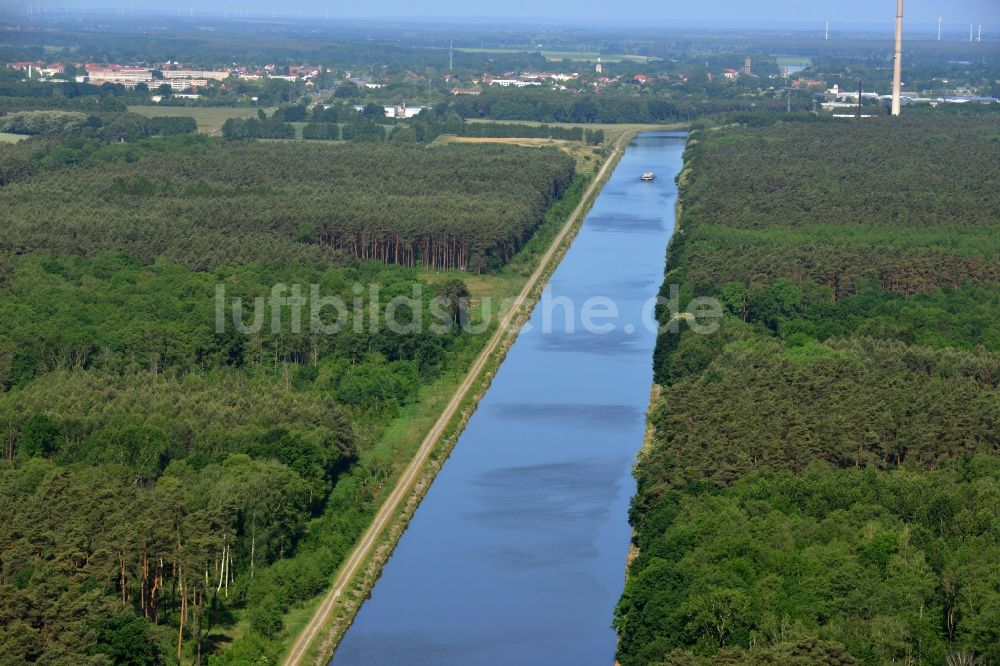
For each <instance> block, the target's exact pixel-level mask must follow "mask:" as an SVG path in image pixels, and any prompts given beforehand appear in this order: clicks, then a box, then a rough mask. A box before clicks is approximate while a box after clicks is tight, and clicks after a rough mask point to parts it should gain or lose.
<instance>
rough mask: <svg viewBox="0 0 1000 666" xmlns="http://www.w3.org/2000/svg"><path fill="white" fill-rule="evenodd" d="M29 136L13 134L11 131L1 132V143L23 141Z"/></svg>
mask: <svg viewBox="0 0 1000 666" xmlns="http://www.w3.org/2000/svg"><path fill="white" fill-rule="evenodd" d="M27 138H28V137H26V136H24V135H23V134H11V133H9V132H0V143H17V142H18V141H23V140H24V139H27Z"/></svg>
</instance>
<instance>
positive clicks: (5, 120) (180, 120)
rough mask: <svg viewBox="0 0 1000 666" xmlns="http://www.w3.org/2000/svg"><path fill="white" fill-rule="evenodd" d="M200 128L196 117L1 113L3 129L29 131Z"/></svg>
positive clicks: (120, 132)
mask: <svg viewBox="0 0 1000 666" xmlns="http://www.w3.org/2000/svg"><path fill="white" fill-rule="evenodd" d="M197 130H198V126H197V124H196V122H195V119H194V118H191V117H182V116H156V117H152V118H146V117H144V116H140V115H138V114H131V113H129V114H101V115H89V114H86V113H82V112H79V111H53V110H36V111H15V112H12V113H8V114H5V115H0V132H11V133H13V134H27V135H39V134H41V135H75V134H78V133H89V134H92V135H95V136H101V135H103V136H104V138H107V139H109V140H111V139H114V140H119V141H122V140H135V139H138V138H144V137H149V136H172V135H176V134H193V133H194V132H196V131H197Z"/></svg>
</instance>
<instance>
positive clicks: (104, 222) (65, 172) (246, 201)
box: [0, 137, 574, 271]
mask: <svg viewBox="0 0 1000 666" xmlns="http://www.w3.org/2000/svg"><path fill="white" fill-rule="evenodd" d="M182 139H183V140H182ZM163 141H164V139H157V140H149V141H147V142H142V141H136V142H130V143H126V144H124V145H123V146H122V147H121V148H120V149H117V148H115V147H113V146H105V145H95V146H94V147H93V150H94V152H91V153H85V154H83V155H81V154H80V153H76V152H73V155H74V157H73V159H74V160H79V159H84V160H86V162H87V164H88V166H86V167H82V168H81V167H69V168H66V167H61V168H48V167H47V165H48V164H49V162H48V161H49V160H51V159H56V158H58V157H59V155H61V154H62V151H64V150H67V147H65V146H58V147H56V148H55V149H54V150H53V151H52V152H50V153H47V154H38V153H35V152H32V149H31V146H23V145H15V146H10V147H3V148H0V165H2V166H0V169H3V170H9V171H10V172H11V173H13V174H14V176H13V177H8V178H7V180H8V184H7V185H5V186H3V187H2V188H0V202H2V204H0V205H2V206H3V207H4V209H5V210H7V211H9V212H10V220H11V221H10V224H8V225H5V226H4V227H3V228H2V229H0V251H5V252H10V253H15V254H20V253H23V252H26V251H31V250H47V251H50V252H54V253H57V254H67V255H83V256H96V255H99V254H101V253H104V252H108V251H123V252H127V253H129V254H131V255H132V256H136V257H139V258H140V259H141V260H142V261H143V262H151V261H152V260H153V259H155V258H156V257H158V256H162V257H164V258H166V259H169V260H171V261H174V262H178V263H182V264H184V265H185V266H188V267H190V268H195V269H199V270H201V269H210V268H213V267H215V266H219V265H233V264H245V263H253V262H261V261H269V260H280V261H282V262H289V263H299V264H302V263H305V264H309V263H315V262H324V261H330V260H331V259H332V258H333V257H334V256H335V255H336V253H338V252H340V253H347V254H350V255H353V256H357V257H360V258H362V259H371V260H375V261H380V262H382V263H395V264H403V265H407V266H418V265H424V266H427V267H430V268H435V269H441V268H457V269H461V270H467V271H484V270H492V269H495V268H498V267H500V266H502V265H503V264H504V263H505V262H507V261H508V260H509V259H510V258H511V257H512V256H513V255H514V253H515V252H517V250H518V249H519V248H520V247H522V246H523V244H524V243H525V242H526V241H527V239H528V238H529V237H530V236H531V233H532V232H533V231H534V229H535V227H536V226H537V225H538V223H539V222H540V220H541V219H542V216H543V214H544V212H545V210H546V209H547V208H548V206H549V205H550V204H551V203H552V202H553V201H554V200H555V199H556V198H558V197H559V196H560V194H561V193H562V192H563V190H564V189H565V188H566V186H567V185H568V184H569V182H570V180H571V179H572V177H573V172H574V163H573V160H572V158H570V157H569V156H568V155H566V154H564V153H563V152H561V151H558V150H542V149H526V148H518V147H514V146H498V145H482V146H441V147H434V148H430V147H422V146H402V145H396V146H389V145H382V146H370V147H366V146H351V145H317V144H284V143H283V144H261V143H256V142H240V141H230V142H223V141H220V140H215V141H212V140H208V139H203V138H201V137H192V138H191V139H187V138H186V137H177V138H176V140H175V142H174V143H173V144H169V146H168V144H161V142H163ZM25 143H30V142H25ZM71 145H74V144H72V142H71ZM79 145H80V150H81V151H85V150H89V149H88V148H87V146H89V145H90V144H86V143H81V144H79ZM69 150H74V149H71V148H70V149H69ZM119 150H120V152H119ZM98 156H100V157H101V158H103V159H104V160H105V161H103V162H102V161H98V159H97V157H98ZM132 156H143V157H139V158H138V159H137V161H136V158H135V157H132ZM15 167H17V168H16V169H15ZM0 173H3V171H2V170H0ZM10 181H12V182H10Z"/></svg>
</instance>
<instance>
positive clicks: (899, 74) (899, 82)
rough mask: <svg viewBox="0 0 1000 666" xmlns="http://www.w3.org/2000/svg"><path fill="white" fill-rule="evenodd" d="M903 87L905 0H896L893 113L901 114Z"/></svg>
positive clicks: (895, 114)
mask: <svg viewBox="0 0 1000 666" xmlns="http://www.w3.org/2000/svg"><path fill="white" fill-rule="evenodd" d="M902 87H903V0H896V56H895V58H894V59H893V64H892V115H894V116H898V115H899V107H900V100H899V95H900V90H901V88H902Z"/></svg>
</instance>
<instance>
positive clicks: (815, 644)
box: [615, 117, 1000, 666]
mask: <svg viewBox="0 0 1000 666" xmlns="http://www.w3.org/2000/svg"><path fill="white" fill-rule="evenodd" d="M755 124H760V125H767V126H766V127H757V128H727V129H723V130H711V129H706V130H700V131H696V132H695V133H694V134H693V135H692V138H691V141H690V143H689V147H688V151H687V155H686V161H687V166H688V172H687V173H686V174H685V176H684V178H683V179H682V181H681V183H682V185H681V193H680V196H681V205H682V213H681V218H680V221H679V229H678V232H677V233H676V235H675V237H674V239H673V241H672V242H671V246H670V249H669V252H668V266H667V281H666V282H665V285H664V295H665V296H666V295H668V294H669V289H668V285H670V284H675V285H678V286H679V288H680V301H681V302H686V299H689V298H690V297H693V296H695V295H703V296H711V297H714V298H716V299H717V300H718V301H719V302H720V303H721V305H722V308H723V310H724V318H723V320H722V322H721V326H720V328H719V330H718V331H717V332H715V333H713V334H710V335H700V334H697V333H695V332H694V331H693V330H690V329H688V328H687V327H686V325H684V324H681V330H680V333H679V335H678V334H675V333H669V332H668V333H664V334H663V335H661V337H660V340H659V341H658V345H657V351H656V358H655V363H654V367H655V372H656V378H657V381H658V382H659V383H660V385H661V386H662V387H663V391H662V395H661V396H660V398H658V399H657V400H656V401H655V402H654V404H653V406H652V408H651V413H650V422H651V424H652V425H653V426H654V436H653V440H652V442H651V444H650V445H649V446H647V447H646V448H645V449H644V450H643V453H642V454H641V455H640V458H639V461H638V464H637V467H636V478H637V480H638V487H639V490H638V494H637V496H636V498H635V499H634V502H633V507H632V510H631V521H632V523H633V525H634V527H635V529H636V539H635V541H636V545H637V546H638V548H639V554H638V557H637V558H636V559H635V560H634V561H633V562H632V564H631V565H630V567H629V574H628V583H627V585H626V590H625V593H624V594H623V596H622V599H621V602H620V603H619V606H618V609H617V613H616V620H615V625H616V627H617V628H618V631H619V636H620V643H619V654H618V657H619V660H620V661H621V663H622V664H623V665H624V666H633V665H636V664H647V663H665V664H692V665H712V666H716V665H721V664H729V663H746V664H803V665H804V664H819V663H828V664H865V665H871V666H882V665H888V664H893V663H928V664H930V663H935V664H936V663H952V664H958V663H984V664H985V663H992V662H995V661H997V660H998V659H1000V653H998V651H997V646H998V645H1000V627H998V626H997V624H996V622H995V621H994V620H992V619H990V618H991V617H995V609H996V608H997V605H998V604H1000V577H998V575H997V573H996V572H995V571H994V569H995V568H996V567H995V566H994V564H993V563H995V561H996V559H997V557H998V555H1000V540H998V538H997V530H996V527H997V511H996V507H997V506H1000V501H998V500H1000V498H998V495H997V491H996V479H997V476H996V475H997V470H998V467H997V461H998V459H1000V439H998V438H997V436H996V434H995V432H994V430H995V429H994V426H993V424H994V423H995V422H996V419H997V418H998V417H1000V411H998V405H1000V401H998V395H997V390H998V387H1000V335H998V332H1000V330H998V329H997V326H996V324H995V323H994V322H995V321H996V319H997V313H998V308H1000V274H998V273H997V272H996V271H995V269H994V268H993V266H994V263H995V262H996V252H995V248H996V245H995V242H994V241H993V240H992V239H993V238H994V237H995V236H996V233H997V224H998V223H997V221H996V220H997V216H996V212H995V211H996V207H997V205H998V198H997V197H998V192H997V190H996V188H995V187H994V186H993V185H992V184H991V183H992V177H993V176H992V174H995V173H998V172H1000V170H998V167H1000V163H998V159H1000V157H998V156H1000V152H998V151H995V150H991V149H990V148H989V146H990V142H991V141H992V140H991V139H990V136H991V135H992V134H993V133H995V131H996V128H995V127H993V125H991V124H990V123H989V122H988V121H977V120H975V119H972V118H961V119H954V118H949V117H938V118H929V117H917V118H902V119H899V118H897V119H886V120H881V121H873V122H871V123H845V124H836V125H834V124H830V123H809V124H802V123H791V124H789V123H776V124H770V123H755ZM890 145H891V148H889V146H890ZM942 146H947V150H944V151H942V149H941V147H942ZM932 155H936V156H937V157H932ZM942 160H943V161H944V164H945V165H946V166H944V171H942ZM659 316H660V319H661V321H662V322H663V323H667V321H669V318H670V316H671V314H670V312H669V311H668V310H667V309H663V310H662V311H661V312H660V313H659Z"/></svg>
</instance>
